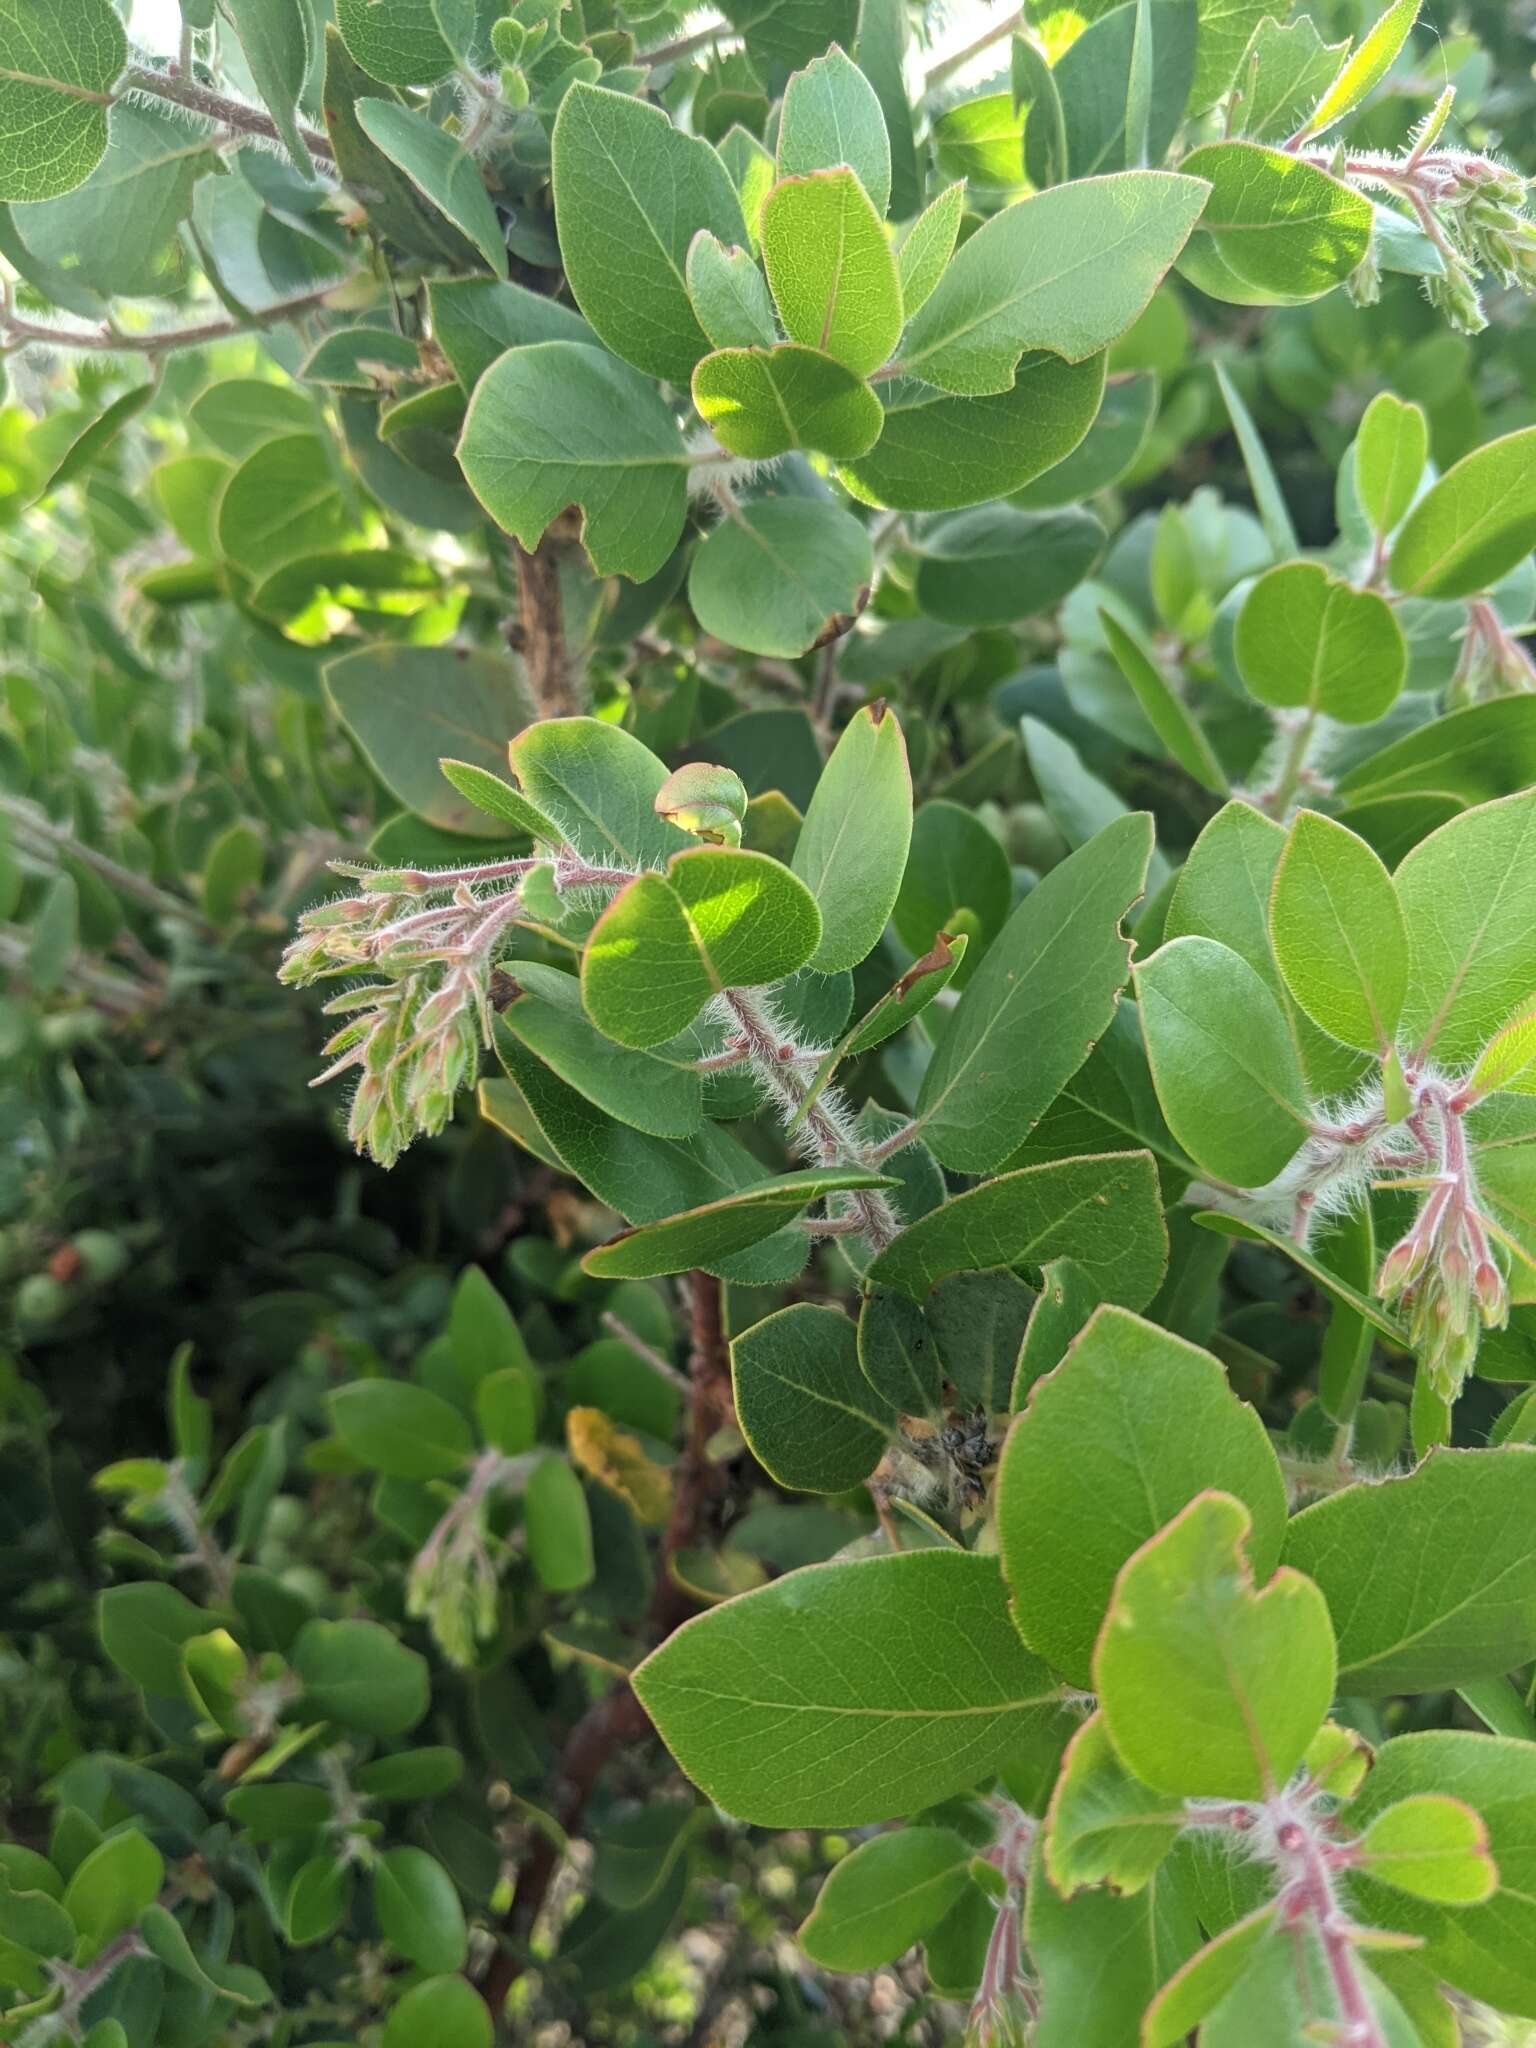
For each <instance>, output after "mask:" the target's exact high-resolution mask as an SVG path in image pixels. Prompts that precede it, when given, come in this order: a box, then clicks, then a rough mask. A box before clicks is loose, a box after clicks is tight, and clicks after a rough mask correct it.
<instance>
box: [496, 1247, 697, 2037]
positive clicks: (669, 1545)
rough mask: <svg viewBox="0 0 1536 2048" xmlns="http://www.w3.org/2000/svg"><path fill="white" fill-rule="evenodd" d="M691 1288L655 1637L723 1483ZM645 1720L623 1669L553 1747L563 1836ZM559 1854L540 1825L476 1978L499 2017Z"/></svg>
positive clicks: (689, 1599) (674, 1614) (675, 1603)
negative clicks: (687, 1393) (684, 1391)
mask: <svg viewBox="0 0 1536 2048" xmlns="http://www.w3.org/2000/svg"><path fill="white" fill-rule="evenodd" d="M688 1294H689V1321H690V1326H691V1331H692V1339H693V1342H692V1349H691V1352H690V1355H689V1360H688V1378H689V1386H690V1389H691V1399H690V1401H689V1408H688V1435H687V1440H686V1442H685V1444H684V1446H683V1449H682V1452H681V1454H680V1456H679V1457H678V1460H677V1463H676V1464H675V1465H674V1467H673V1468H672V1469H673V1483H672V1514H671V1517H670V1519H669V1521H668V1523H667V1527H666V1532H665V1534H664V1535H663V1537H662V1539H661V1556H660V1558H659V1560H658V1563H657V1571H656V1590H655V1592H654V1594H653V1595H652V1598H651V1605H650V1611H649V1613H648V1615H647V1617H646V1633H647V1635H648V1636H649V1637H650V1638H651V1640H652V1641H653V1642H661V1641H663V1640H664V1639H665V1638H666V1637H667V1636H669V1635H670V1634H671V1633H672V1631H673V1630H674V1629H675V1628H677V1627H678V1626H679V1625H680V1624H681V1623H682V1622H683V1621H685V1620H687V1618H688V1616H689V1615H690V1614H691V1613H692V1611H693V1607H694V1604H695V1603H694V1599H693V1596H692V1595H691V1594H690V1593H687V1592H685V1591H684V1590H683V1588H682V1587H681V1586H680V1585H679V1584H678V1583H677V1581H676V1580H675V1579H674V1578H673V1576H672V1573H671V1569H670V1567H671V1562H672V1559H673V1558H674V1557H675V1556H676V1554H677V1553H678V1551H680V1550H686V1549H688V1548H690V1547H691V1546H692V1545H693V1544H694V1543H696V1542H697V1541H698V1538H699V1535H700V1533H701V1531H702V1528H703V1524H704V1521H705V1517H706V1515H707V1513H708V1510H709V1507H710V1504H711V1501H712V1499H713V1496H714V1494H715V1493H716V1491H717V1490H718V1487H719V1484H720V1475H719V1472H718V1470H717V1469H716V1467H715V1465H714V1464H713V1463H712V1462H711V1460H710V1456H709V1440H710V1438H711V1437H712V1436H713V1435H714V1433H715V1431H716V1429H717V1428H719V1427H720V1425H721V1424H722V1423H723V1422H725V1421H727V1420H728V1419H729V1418H730V1417H731V1415H732V1414H733V1412H734V1411H733V1409H732V1406H731V1367H730V1354H729V1350H728V1348H727V1344H726V1337H725V1314H724V1295H723V1290H722V1287H721V1283H720V1282H719V1281H718V1280H717V1279H715V1278H714V1277H713V1276H712V1275H711V1274H708V1273H690V1275H689V1276H688ZM627 1341H632V1340H627ZM650 1725H651V1723H650V1717H649V1716H648V1715H647V1713H646V1711H645V1709H644V1707H642V1706H641V1704H640V1702H639V1700H638V1699H637V1698H636V1696H635V1693H634V1691H633V1689H632V1688H631V1686H630V1683H629V1681H628V1679H627V1678H626V1679H621V1680H620V1681H619V1682H618V1683H617V1684H616V1685H614V1686H613V1687H612V1688H611V1689H610V1690H609V1691H608V1692H607V1693H605V1694H604V1696H603V1698H602V1699H600V1700H598V1701H596V1702H595V1703H594V1704H593V1705H592V1706H591V1707H589V1708H588V1709H587V1711H586V1713H585V1714H583V1715H582V1717H581V1719H580V1720H579V1721H578V1722H577V1723H576V1726H575V1727H574V1728H573V1729H572V1730H571V1733H570V1736H569V1737H568V1739H567V1741H566V1745H565V1748H564V1750H563V1751H562V1752H561V1757H560V1777H559V1784H560V1799H559V1804H558V1807H557V1810H556V1818H557V1819H558V1821H559V1825H560V1831H561V1834H562V1836H564V1835H571V1834H574V1833H575V1832H576V1831H577V1830H578V1829H579V1827H580V1825H581V1821H582V1817H583V1815H584V1814H585V1812H586V1808H587V1802H588V1801H589V1800H590V1798H591V1797H592V1793H593V1791H594V1789H595V1788H596V1785H597V1781H598V1779H599V1777H600V1776H601V1775H602V1772H603V1769H604V1767H605V1766H606V1765H607V1763H608V1762H609V1760H610V1759H611V1758H612V1757H613V1756H614V1755H615V1754H616V1753H617V1752H618V1751H619V1750H620V1749H622V1748H624V1747H625V1745H626V1744H628V1743H631V1742H636V1741H639V1740H640V1739H641V1738H642V1737H643V1736H644V1735H646V1734H647V1733H648V1731H649V1729H650ZM561 1855H562V1851H561V1849H560V1847H559V1846H558V1844H557V1842H556V1840H555V1839H554V1837H553V1834H552V1833H545V1832H543V1831H541V1832H540V1833H538V1834H537V1835H536V1836H535V1837H534V1840H533V1842H532V1845H531V1847H530V1848H529V1850H528V1853H527V1855H526V1857H525V1858H524V1860H523V1862H522V1864H521V1865H520V1867H519V1868H518V1869H517V1871H516V1872H515V1873H514V1889H513V1895H512V1906H511V1910H510V1911H509V1912H508V1914H507V1917H506V1920H505V1922H504V1924H503V1929H502V1932H503V1937H504V1938H503V1941H502V1943H501V1945H500V1946H499V1947H498V1949H497V1951H496V1954H495V1955H494V1956H493V1957H492V1959H491V1966H490V1968H489V1970H488V1971H487V1972H486V1974H485V1977H484V1978H483V1979H482V1981H481V1984H480V1995H481V1997H482V1998H484V2000H485V2002H486V2004H487V2005H488V2006H489V2008H490V2012H491V2018H492V2021H493V2022H494V2024H495V2025H496V2026H498V2027H499V2026H500V2025H501V2023H502V2014H503V2010H504V2008H505V2006H506V2002H507V1995H508V1993H509V1992H510V1991H511V1989H512V1986H513V1985H514V1984H515V1983H516V1982H517V1980H518V1978H519V1977H521V1976H522V1974H523V1971H524V1970H525V1968H526V1967H527V1954H526V1951H527V1943H528V1939H529V1936H530V1935H531V1933H532V1931H533V1928H534V1926H535V1924H536V1922H537V1920H538V1917H539V1914H540V1913H541V1912H542V1911H543V1908H544V1902H545V1900H546V1899H547V1898H548V1896H549V1888H550V1886H551V1885H552V1884H553V1882H554V1879H555V1874H556V1872H557V1871H558V1870H559V1868H560V1861H561Z"/></svg>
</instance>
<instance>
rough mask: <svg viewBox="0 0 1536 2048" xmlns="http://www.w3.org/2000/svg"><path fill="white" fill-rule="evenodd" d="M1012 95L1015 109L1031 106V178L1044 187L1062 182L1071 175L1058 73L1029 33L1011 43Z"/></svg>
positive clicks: (1027, 163)
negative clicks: (1068, 166)
mask: <svg viewBox="0 0 1536 2048" xmlns="http://www.w3.org/2000/svg"><path fill="white" fill-rule="evenodd" d="M1009 49H1010V53H1011V54H1010V57H1009V86H1010V91H1009V98H1010V100H1011V101H1012V103H1013V109H1014V112H1015V113H1017V112H1018V111H1019V109H1020V108H1024V109H1027V111H1028V113H1029V115H1030V117H1031V118H1030V119H1029V120H1028V121H1027V122H1026V124H1025V128H1024V169H1025V172H1026V173H1027V175H1028V177H1029V182H1030V183H1031V184H1032V185H1034V186H1036V187H1037V188H1038V189H1039V190H1041V191H1043V190H1044V189H1045V187H1046V186H1048V185H1060V184H1062V183H1063V182H1064V181H1065V179H1066V177H1067V175H1068V169H1067V124H1066V114H1065V110H1064V109H1063V107H1062V104H1061V90H1060V88H1059V86H1058V85H1057V83H1056V74H1055V72H1054V71H1053V70H1052V68H1051V66H1050V65H1049V64H1048V63H1047V62H1046V59H1045V56H1044V54H1043V52H1042V51H1040V50H1039V49H1037V48H1036V47H1035V45H1034V43H1032V42H1031V41H1030V39H1029V37H1028V36H1026V35H1015V36H1014V37H1013V39H1012V42H1011V43H1010V45H1009Z"/></svg>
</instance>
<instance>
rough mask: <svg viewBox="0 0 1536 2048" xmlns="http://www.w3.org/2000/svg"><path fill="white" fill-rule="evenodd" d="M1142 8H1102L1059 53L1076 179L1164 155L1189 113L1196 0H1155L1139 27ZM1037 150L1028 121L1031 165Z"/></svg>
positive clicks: (1133, 4)
mask: <svg viewBox="0 0 1536 2048" xmlns="http://www.w3.org/2000/svg"><path fill="white" fill-rule="evenodd" d="M1143 4H1144V0H1143ZM1140 14H1141V8H1140V6H1139V5H1138V0H1129V4H1127V5H1123V6H1118V7H1111V8H1110V10H1109V11H1108V13H1102V12H1101V13H1100V14H1099V18H1098V19H1097V20H1095V21H1091V22H1090V23H1089V25H1088V27H1087V28H1086V29H1085V30H1084V32H1083V33H1082V34H1081V35H1080V36H1078V37H1077V38H1076V39H1075V40H1074V41H1073V42H1072V43H1071V44H1069V46H1068V47H1067V48H1066V49H1065V50H1063V51H1062V53H1061V55H1060V56H1059V57H1058V59H1057V61H1056V66H1055V70H1054V74H1053V75H1054V78H1055V82H1056V88H1057V91H1058V93H1059V94H1060V97H1061V104H1062V111H1063V115H1064V118H1065V122H1066V133H1067V157H1068V162H1069V164H1070V167H1071V175H1072V177H1073V178H1074V179H1077V178H1086V177H1091V176H1094V175H1096V174H1097V173H1099V172H1103V171H1123V170H1125V169H1127V168H1134V167H1138V166H1141V165H1145V164H1158V163H1161V162H1162V161H1163V159H1164V157H1166V156H1167V154H1168V150H1169V147H1170V145H1171V144H1172V142H1173V139H1174V137H1175V135H1176V134H1177V133H1178V130H1179V127H1180V125H1181V123H1182V121H1183V117H1184V107H1185V103H1186V101H1187V100H1188V98H1189V92H1190V87H1191V86H1192V85H1193V83H1194V76H1195V62H1196V57H1197V52H1198V44H1199V40H1200V21H1199V14H1198V10H1197V8H1196V5H1195V0H1151V4H1150V5H1147V6H1146V26H1145V29H1144V30H1141V31H1138V26H1137V24H1138V20H1139V18H1140ZM1138 71H1139V72H1140V73H1141V76H1142V82H1141V87H1140V110H1139V112H1138V111H1137V109H1136V108H1135V107H1133V104H1132V101H1133V98H1134V97H1135V96H1136V91H1137V78H1138ZM1037 154H1038V145H1036V146H1035V147H1033V148H1032V146H1031V143H1030V139H1029V134H1028V131H1027V129H1026V131H1025V139H1024V160H1025V167H1026V169H1028V168H1029V167H1030V165H1031V164H1032V163H1033V161H1034V160H1035V158H1036V156H1037ZM1031 175H1033V173H1031ZM1053 182H1056V181H1054V180H1053Z"/></svg>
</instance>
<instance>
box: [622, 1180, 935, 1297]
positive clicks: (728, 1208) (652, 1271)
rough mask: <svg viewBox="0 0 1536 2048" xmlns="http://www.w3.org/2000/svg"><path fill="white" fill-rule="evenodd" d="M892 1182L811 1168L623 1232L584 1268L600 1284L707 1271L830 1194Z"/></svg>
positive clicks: (876, 1186) (849, 1191) (882, 1186)
mask: <svg viewBox="0 0 1536 2048" xmlns="http://www.w3.org/2000/svg"><path fill="white" fill-rule="evenodd" d="M894 1185H895V1182H894V1181H893V1180H892V1179H891V1178H890V1177H889V1176H882V1175H880V1174H878V1173H863V1172H859V1171H856V1170H854V1169H852V1168H849V1169H844V1168H841V1167H820V1166H813V1167H806V1168H804V1169H802V1170H801V1171H800V1172H798V1173H783V1174H779V1175H778V1176H777V1178H775V1179H773V1180H763V1181H759V1182H758V1183H757V1184H756V1186H754V1187H746V1188H743V1189H741V1190H740V1191H739V1192H738V1193H736V1194H732V1195H727V1196H725V1197H723V1198H722V1199H721V1200H720V1201H717V1202H707V1203H704V1204H703V1205H702V1206H701V1207H699V1208H697V1209H689V1210H686V1211H685V1212H684V1213H683V1214H682V1215H680V1216H668V1217H665V1218H663V1219H662V1220H661V1221H660V1222H657V1223H647V1224H643V1225H641V1226H640V1227H639V1228H638V1229H635V1230H629V1231H624V1232H623V1233H621V1234H620V1235H619V1236H618V1237H613V1238H610V1239H609V1240H608V1242H607V1244H600V1245H599V1246H598V1247H597V1248H596V1250H595V1251H590V1252H588V1253H587V1255H586V1257H585V1258H584V1259H583V1260H582V1262H581V1264H582V1271H583V1272H586V1273H590V1274H592V1275H593V1277H594V1278H596V1279H600V1280H627V1279H635V1280H649V1279H654V1278H656V1277H657V1276H658V1275H661V1274H664V1273H684V1272H686V1271H687V1270H688V1269H689V1267H690V1266H703V1267H706V1268H707V1267H709V1266H711V1265H715V1264H718V1263H719V1262H720V1261H721V1260H722V1259H727V1258H729V1257H731V1255H732V1254H733V1253H735V1252H740V1251H745V1250H747V1248H748V1247H749V1246H751V1245H754V1244H760V1243H761V1242H762V1240H763V1239H764V1238H766V1237H771V1236H772V1235H773V1233H774V1232H775V1231H776V1230H778V1229H780V1228H781V1227H782V1225H784V1224H786V1223H788V1222H791V1221H792V1220H793V1219H794V1218H795V1217H796V1216H798V1215H799V1214H800V1213H801V1212H802V1210H804V1209H807V1208H809V1207H810V1205H811V1203H813V1202H819V1201H821V1200H822V1199H823V1198H824V1197H825V1196H827V1195H837V1194H847V1193H851V1192H853V1191H855V1190H857V1189H859V1188H885V1187H892V1186H894Z"/></svg>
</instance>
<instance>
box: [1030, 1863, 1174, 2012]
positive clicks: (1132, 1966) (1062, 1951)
mask: <svg viewBox="0 0 1536 2048" xmlns="http://www.w3.org/2000/svg"><path fill="white" fill-rule="evenodd" d="M1186 1890H1187V1887H1186V1886H1185V1885H1183V1884H1182V1883H1180V1882H1179V1879H1178V1878H1177V1877H1175V1876H1174V1875H1172V1874H1165V1873H1164V1872H1162V1871H1158V1872H1157V1873H1156V1874H1155V1875H1154V1876H1153V1878H1152V1879H1151V1881H1150V1883H1148V1884H1146V1885H1144V1886H1143V1887H1142V1889H1141V1890H1140V1891H1138V1892H1136V1893H1134V1894H1133V1895H1132V1896H1131V1897H1129V1898H1116V1896H1115V1895H1114V1893H1113V1892H1110V1891H1098V1890H1095V1891H1081V1892H1078V1893H1076V1894H1075V1895H1074V1896H1073V1897H1072V1898H1070V1899H1064V1898H1063V1897H1062V1896H1061V1894H1060V1893H1059V1892H1058V1891H1057V1889H1056V1887H1055V1886H1054V1885H1053V1884H1052V1883H1051V1882H1050V1880H1049V1878H1048V1877H1047V1875H1046V1873H1045V1869H1044V1860H1043V1855H1042V1854H1041V1852H1040V1851H1038V1850H1037V1852H1036V1857H1035V1863H1034V1868H1033V1870H1032V1871H1031V1873H1030V1882H1029V1893H1028V1901H1027V1906H1026V1913H1025V1921H1024V1938H1025V1940H1026V1941H1027V1942H1028V1944H1029V1955H1030V1960H1031V1963H1032V1964H1033V1966H1034V1969H1035V1971H1036V1972H1037V1973H1038V1976H1039V1982H1040V2001H1041V2013H1040V2024H1039V2027H1038V2029H1037V2030H1036V2036H1035V2044H1034V2048H1129V2044H1130V2043H1131V2042H1133V2041H1136V2040H1137V2038H1138V2035H1139V2032H1140V2026H1141V2017H1142V2014H1143V2013H1144V2012H1145V2011H1146V2008H1147V2005H1148V2003H1149V2002H1150V2000H1151V1998H1152V1994H1153V1992H1154V1991H1155V1990H1156V1989H1157V1987H1158V1985H1159V1984H1161V1983H1162V1982H1163V1980H1164V1979H1165V1978H1166V1977H1167V1976H1168V1975H1169V1973H1170V1972H1171V1971H1173V1970H1175V1969H1177V1968H1178V1966H1179V1964H1180V1963H1182V1962H1183V1961H1184V1959H1185V1958H1186V1957H1187V1956H1188V1955H1190V1954H1191V1953H1192V1952H1193V1951H1194V1950H1195V1949H1196V1948H1198V1947H1199V1945H1200V1929H1199V1926H1198V1924H1197V1923H1196V1920H1195V1917H1194V1911H1193V1908H1192V1906H1191V1905H1190V1903H1189V1901H1188V1900H1187V1898H1186V1897H1185V1896H1184V1893H1185V1891H1186Z"/></svg>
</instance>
